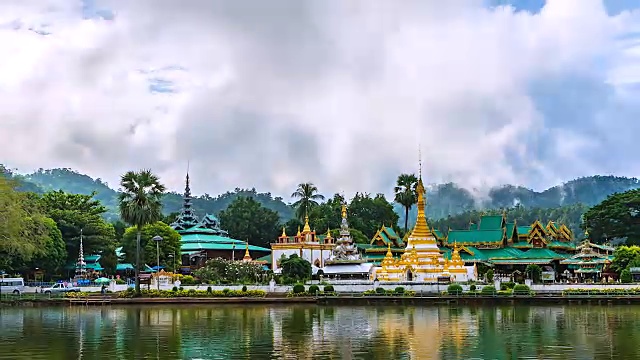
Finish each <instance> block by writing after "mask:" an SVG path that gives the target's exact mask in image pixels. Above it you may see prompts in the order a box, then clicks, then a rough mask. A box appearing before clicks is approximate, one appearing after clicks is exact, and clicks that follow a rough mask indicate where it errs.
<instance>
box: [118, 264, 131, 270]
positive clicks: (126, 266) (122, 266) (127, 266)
mask: <svg viewBox="0 0 640 360" xmlns="http://www.w3.org/2000/svg"><path fill="white" fill-rule="evenodd" d="M134 269H135V268H134V267H133V265H131V264H129V263H123V264H118V265H116V271H125V270H134Z"/></svg>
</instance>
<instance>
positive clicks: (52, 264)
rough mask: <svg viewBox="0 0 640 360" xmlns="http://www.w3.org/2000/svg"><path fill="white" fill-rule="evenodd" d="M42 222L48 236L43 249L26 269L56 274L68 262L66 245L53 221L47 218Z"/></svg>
mask: <svg viewBox="0 0 640 360" xmlns="http://www.w3.org/2000/svg"><path fill="white" fill-rule="evenodd" d="M42 222H43V225H44V226H45V227H46V229H47V235H48V236H47V238H46V240H45V243H44V244H43V246H42V248H40V249H38V251H37V252H36V253H35V255H34V256H33V258H32V259H31V261H30V262H28V263H27V264H26V265H27V266H26V268H27V269H35V268H40V269H42V270H43V271H44V272H45V273H48V274H54V273H56V272H58V270H60V268H62V266H64V263H65V261H66V260H67V249H66V243H65V242H64V239H63V238H62V233H61V232H60V229H58V226H57V225H56V222H55V221H53V219H51V218H47V217H45V218H43V219H42Z"/></svg>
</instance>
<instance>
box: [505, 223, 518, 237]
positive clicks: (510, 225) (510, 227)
mask: <svg viewBox="0 0 640 360" xmlns="http://www.w3.org/2000/svg"><path fill="white" fill-rule="evenodd" d="M506 227H507V237H511V236H512V235H513V229H514V228H515V227H516V224H514V223H507V226H506Z"/></svg>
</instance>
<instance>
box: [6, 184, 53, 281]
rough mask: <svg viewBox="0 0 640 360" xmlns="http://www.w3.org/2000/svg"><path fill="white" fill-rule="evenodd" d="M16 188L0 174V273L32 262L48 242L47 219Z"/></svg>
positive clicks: (25, 195)
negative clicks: (20, 264)
mask: <svg viewBox="0 0 640 360" xmlns="http://www.w3.org/2000/svg"><path fill="white" fill-rule="evenodd" d="M15 186H16V183H14V182H11V181H8V180H7V179H6V178H5V177H4V176H3V175H1V174H0V270H4V271H10V270H16V269H15V268H14V267H15V266H16V264H17V263H24V262H27V261H29V260H31V258H32V257H33V256H36V255H37V254H38V253H39V251H41V250H42V249H43V248H44V247H45V244H47V241H48V240H49V237H48V235H49V234H48V228H47V224H46V220H45V218H44V216H43V215H42V214H41V212H40V211H39V209H38V208H37V206H34V203H33V202H32V201H30V200H29V197H28V196H27V194H25V193H19V192H17V191H15Z"/></svg>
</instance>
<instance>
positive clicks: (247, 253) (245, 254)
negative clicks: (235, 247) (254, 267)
mask: <svg viewBox="0 0 640 360" xmlns="http://www.w3.org/2000/svg"><path fill="white" fill-rule="evenodd" d="M251 260H252V259H251V255H249V242H247V243H246V245H245V250H244V257H243V258H242V261H251Z"/></svg>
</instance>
